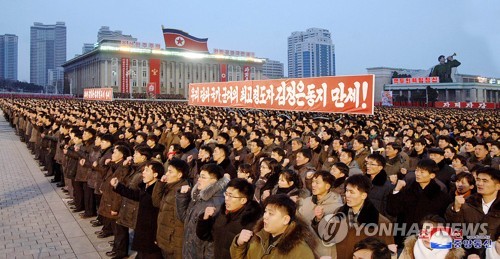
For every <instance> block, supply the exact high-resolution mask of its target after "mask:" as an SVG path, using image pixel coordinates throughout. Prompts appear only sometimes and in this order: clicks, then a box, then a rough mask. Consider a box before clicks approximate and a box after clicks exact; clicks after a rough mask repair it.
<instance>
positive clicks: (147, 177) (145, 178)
mask: <svg viewBox="0 0 500 259" xmlns="http://www.w3.org/2000/svg"><path fill="white" fill-rule="evenodd" d="M157 175H158V174H157V173H155V172H154V171H153V166H152V165H149V166H146V167H144V170H143V171H142V182H144V183H149V182H151V181H153V180H154V179H156V176H157Z"/></svg>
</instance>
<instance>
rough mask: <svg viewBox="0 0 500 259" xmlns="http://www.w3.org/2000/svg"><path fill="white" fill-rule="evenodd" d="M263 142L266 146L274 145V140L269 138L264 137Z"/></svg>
mask: <svg viewBox="0 0 500 259" xmlns="http://www.w3.org/2000/svg"><path fill="white" fill-rule="evenodd" d="M262 141H263V142H264V145H266V146H269V145H271V144H273V142H274V139H272V138H270V137H269V136H264V137H263V138H262Z"/></svg>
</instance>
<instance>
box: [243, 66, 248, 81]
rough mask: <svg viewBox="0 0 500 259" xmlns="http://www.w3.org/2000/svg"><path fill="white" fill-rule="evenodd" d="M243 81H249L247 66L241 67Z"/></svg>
mask: <svg viewBox="0 0 500 259" xmlns="http://www.w3.org/2000/svg"><path fill="white" fill-rule="evenodd" d="M243 80H250V67H249V66H244V67H243Z"/></svg>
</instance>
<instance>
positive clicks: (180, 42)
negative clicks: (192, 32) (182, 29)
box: [175, 36, 186, 47]
mask: <svg viewBox="0 0 500 259" xmlns="http://www.w3.org/2000/svg"><path fill="white" fill-rule="evenodd" d="M185 43H186V41H185V40H184V38H183V37H181V36H178V37H177V38H175V45H177V46H179V47H182V46H184V44H185Z"/></svg>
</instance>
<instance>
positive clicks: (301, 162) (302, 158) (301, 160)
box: [296, 153, 309, 166]
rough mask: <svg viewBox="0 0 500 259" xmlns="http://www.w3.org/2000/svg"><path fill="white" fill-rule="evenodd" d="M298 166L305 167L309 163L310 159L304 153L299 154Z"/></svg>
mask: <svg viewBox="0 0 500 259" xmlns="http://www.w3.org/2000/svg"><path fill="white" fill-rule="evenodd" d="M296 162H297V165H299V166H300V165H305V164H307V162H309V159H308V158H306V157H305V156H304V155H303V154H302V153H297V158H296Z"/></svg>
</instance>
